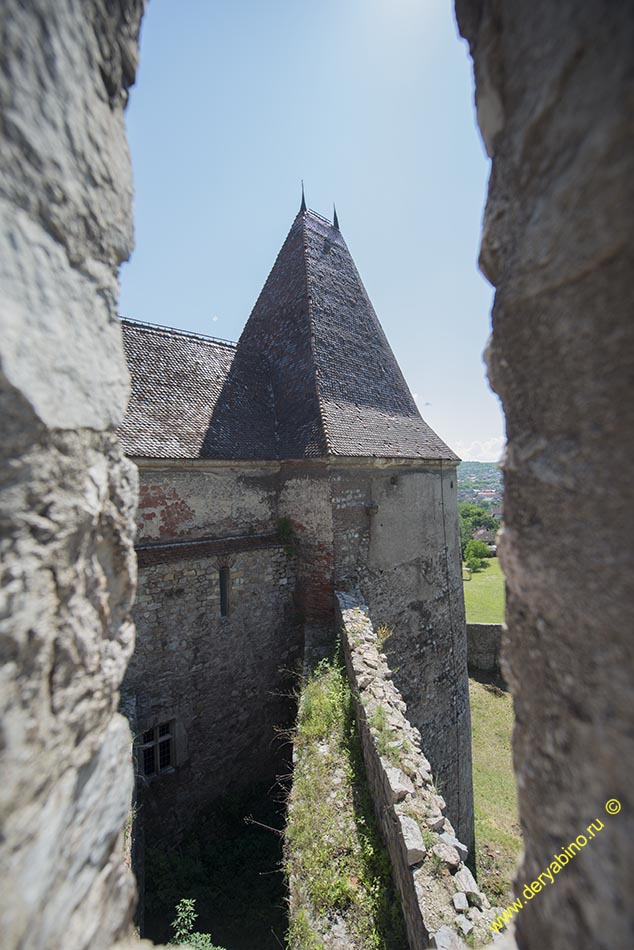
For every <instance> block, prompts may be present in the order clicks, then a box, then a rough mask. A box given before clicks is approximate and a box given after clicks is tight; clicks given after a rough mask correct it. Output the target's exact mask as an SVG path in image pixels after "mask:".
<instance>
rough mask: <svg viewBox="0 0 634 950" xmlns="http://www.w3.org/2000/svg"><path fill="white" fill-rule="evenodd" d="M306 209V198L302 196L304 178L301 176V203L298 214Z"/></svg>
mask: <svg viewBox="0 0 634 950" xmlns="http://www.w3.org/2000/svg"><path fill="white" fill-rule="evenodd" d="M305 210H306V198H305V197H304V179H303V178H302V203H301V205H300V206H299V211H300V214H301V212H302V211H305Z"/></svg>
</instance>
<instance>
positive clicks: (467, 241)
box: [120, 0, 504, 460]
mask: <svg viewBox="0 0 634 950" xmlns="http://www.w3.org/2000/svg"><path fill="white" fill-rule="evenodd" d="M127 126H128V134H129V140H130V148H131V152H132V163H133V169H134V179H135V229H136V248H135V251H134V254H133V256H132V259H131V261H130V262H129V263H127V264H125V265H124V266H123V268H122V272H121V299H120V311H121V313H122V314H124V315H125V316H129V317H134V318H136V319H139V320H146V321H148V322H150V323H159V324H164V325H167V326H175V327H180V328H183V329H189V330H195V331H197V332H200V333H208V334H211V335H213V336H218V337H222V338H225V339H230V340H237V339H238V336H239V335H240V331H241V329H242V327H243V325H244V323H245V322H246V320H247V317H248V315H249V313H250V311H251V308H252V306H253V304H254V302H255V300H256V297H257V295H258V293H259V291H260V289H261V287H262V285H263V283H264V281H265V279H266V276H267V274H268V272H269V270H270V268H271V266H272V264H273V261H274V259H275V256H276V254H277V252H278V250H279V248H280V247H281V245H282V242H283V240H284V238H285V236H286V233H287V231H288V229H289V227H290V225H291V222H292V220H293V218H294V216H295V214H296V212H297V210H298V208H299V202H300V195H301V193H300V179H302V178H303V179H304V182H305V187H306V199H307V203H308V206H309V207H311V208H313V209H314V210H315V211H318V212H319V213H320V214H324V215H326V216H327V217H332V203H333V200H334V201H336V204H337V212H338V215H339V222H340V225H341V230H342V232H343V235H344V237H345V239H346V242H347V244H348V246H349V248H350V251H351V253H352V256H353V258H354V260H355V263H356V265H357V268H358V269H359V272H360V274H361V277H362V279H363V281H364V283H365V286H366V288H367V290H368V293H369V295H370V298H371V300H372V302H373V304H374V307H375V309H376V312H377V314H378V316H379V319H380V320H381V323H382V324H383V327H384V329H385V332H386V334H387V336H388V339H389V340H390V343H391V345H392V348H393V349H394V352H395V354H396V357H397V359H398V361H399V363H400V365H401V368H402V369H403V372H404V374H405V377H406V379H407V381H408V383H409V385H410V388H411V390H412V392H413V393H414V395H415V398H416V400H417V403H418V406H419V408H420V410H421V413H422V415H423V417H424V418H425V419H426V420H427V421H428V422H429V424H430V425H431V426H432V427H433V428H434V429H435V430H436V431H437V432H438V434H439V435H440V436H441V437H442V438H443V439H445V441H446V442H448V443H449V445H451V446H452V448H454V449H455V450H456V451H457V452H458V453H459V454H460V455H462V457H463V458H481V459H485V460H497V458H499V455H500V452H501V446H502V442H503V439H502V436H503V431H504V430H503V419H502V415H501V412H500V409H499V405H498V400H497V398H496V397H495V396H494V395H493V394H492V393H491V391H490V390H489V387H488V384H487V382H486V375H485V369H484V365H483V362H482V351H483V349H484V346H485V344H486V340H487V336H488V333H489V320H490V318H489V312H490V307H491V297H492V290H491V287H490V286H489V285H488V283H487V282H486V281H485V280H484V278H483V277H482V276H481V275H480V274H479V272H478V270H477V264H476V261H477V255H478V247H479V234H480V223H481V217H482V209H483V204H484V199H485V194H486V183H487V178H488V174H489V161H488V159H487V157H486V155H485V152H484V149H483V146H482V143H481V140H480V137H479V134H478V132H477V129H476V125H475V116H474V107H473V79H472V75H471V65H470V60H469V57H468V54H467V48H466V45H465V44H464V42H463V41H462V40H461V39H460V38H459V37H458V34H457V30H456V25H455V20H454V15H453V10H452V4H451V3H450V2H449V0H446V2H445V0H178V3H174V2H169V0H151V2H150V4H149V6H148V10H147V13H146V17H145V20H144V25H143V30H142V35H141V58H140V66H139V72H138V77H137V84H136V86H135V87H134V89H133V90H132V95H131V99H130V105H129V107H128V112H127Z"/></svg>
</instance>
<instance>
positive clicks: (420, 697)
mask: <svg viewBox="0 0 634 950" xmlns="http://www.w3.org/2000/svg"><path fill="white" fill-rule="evenodd" d="M331 484H332V509H333V528H334V545H335V583H336V585H337V586H338V587H339V589H355V588H357V589H359V590H360V591H361V593H362V594H363V597H364V599H365V600H366V602H367V604H368V605H369V607H370V610H371V612H372V616H373V618H374V619H375V622H376V623H377V624H378V625H380V624H385V625H386V626H388V627H389V628H390V629H392V630H393V631H394V635H393V636H392V637H391V638H390V639H389V641H388V642H387V645H386V650H387V654H388V657H389V660H390V664H391V666H392V668H393V669H394V670H395V674H394V676H395V682H396V684H397V686H398V688H399V690H400V691H401V692H402V693H403V696H404V698H405V701H406V702H407V706H408V709H409V717H410V719H411V721H412V723H413V724H414V725H415V726H416V727H417V728H418V729H419V730H420V732H421V735H422V737H423V743H424V746H425V750H426V753H427V755H428V756H429V758H430V761H431V763H432V766H433V769H434V771H435V772H436V773H437V774H438V775H439V776H440V780H441V782H442V784H443V788H444V789H446V798H447V805H448V810H449V814H450V815H451V819H452V821H453V822H454V824H455V825H456V828H457V829H458V831H459V834H460V836H461V838H462V840H463V841H465V842H466V843H467V845H468V846H469V847H472V846H473V792H472V781H471V721H470V714H469V695H468V679H467V640H466V631H465V614H464V597H463V587H462V571H461V564H460V545H459V536H458V509H457V479H456V469H455V466H451V465H448V464H445V463H443V464H442V465H441V464H440V463H435V464H434V463H429V462H417V461H414V460H405V461H396V460H378V459H377V460H367V461H365V460H355V461H352V460H349V461H341V462H333V463H332V465H331Z"/></svg>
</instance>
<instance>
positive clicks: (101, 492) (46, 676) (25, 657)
mask: <svg viewBox="0 0 634 950" xmlns="http://www.w3.org/2000/svg"><path fill="white" fill-rule="evenodd" d="M142 10H143V2H142V0H119V2H117V3H107V2H105V0H87V2H81V3H80V2H79V0H64V2H61V3H52V2H47V0H34V2H32V3H28V4H24V3H21V2H18V0H7V2H5V3H3V4H2V11H1V13H0V108H1V111H2V139H3V142H2V150H1V157H0V219H1V221H2V225H1V227H0V283H1V285H2V298H1V306H2V334H1V337H0V367H1V368H0V400H1V404H2V405H1V418H2V439H1V440H0V454H1V456H2V458H1V466H2V473H3V479H2V484H1V489H0V536H1V538H2V541H1V545H2V550H1V563H2V605H1V607H0V616H1V617H2V621H1V623H2V647H1V661H2V673H1V686H0V708H1V719H2V724H3V725H2V741H1V742H0V772H1V774H2V790H1V792H0V820H1V822H2V861H1V862H0V865H1V868H2V870H1V871H0V921H1V926H2V944H3V947H5V948H7V950H13V948H17V947H19V948H20V950H50V948H52V947H64V950H80V948H88V947H90V948H91V950H100V948H105V947H108V946H110V944H111V943H112V941H113V939H114V938H116V937H117V936H119V935H122V934H123V933H124V931H125V930H126V929H127V926H128V922H129V920H130V917H131V913H132V905H133V901H134V883H133V879H132V876H131V875H130V873H129V871H128V869H127V868H126V867H125V865H124V862H123V860H122V853H123V849H122V834H121V831H122V828H123V824H124V820H125V817H126V814H127V812H128V809H129V802H130V793H131V788H132V768H131V760H130V735H129V731H128V728H127V724H126V722H125V720H124V719H123V718H122V717H121V716H119V715H118V714H117V713H116V708H117V702H118V688H119V683H120V681H121V678H122V676H123V673H124V670H125V665H126V662H127V659H128V657H129V655H130V653H131V651H132V647H133V642H134V631H133V627H132V624H131V621H130V616H129V609H130V602H131V598H132V596H133V591H134V583H135V562H134V555H133V548H132V534H133V515H134V505H135V498H136V475H135V472H134V469H133V466H131V465H130V464H129V463H128V462H126V461H125V460H124V459H123V457H122V454H121V452H120V449H119V446H118V443H117V442H116V440H115V439H114V438H113V436H112V435H111V431H112V427H113V426H114V425H116V424H117V423H118V422H119V421H120V420H121V418H122V415H123V412H124V409H125V403H126V398H127V393H128V376H127V371H126V366H125V360H124V356H123V349H122V346H121V334H120V328H119V321H118V319H117V312H116V301H117V290H118V288H117V268H118V266H119V264H120V263H121V262H122V261H123V260H125V259H126V258H127V257H128V255H129V253H130V249H131V247H132V215H131V206H132V200H131V199H132V183H131V173H130V162H129V156H128V150H127V144H126V138H125V130H124V118H123V109H124V107H125V103H126V100H127V90H128V88H129V86H130V84H131V83H132V81H133V79H134V72H135V67H136V57H137V41H138V31H139V23H140V18H141V14H142Z"/></svg>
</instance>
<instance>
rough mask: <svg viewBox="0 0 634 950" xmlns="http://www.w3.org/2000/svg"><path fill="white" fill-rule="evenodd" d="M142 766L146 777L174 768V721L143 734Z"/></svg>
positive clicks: (163, 723)
mask: <svg viewBox="0 0 634 950" xmlns="http://www.w3.org/2000/svg"><path fill="white" fill-rule="evenodd" d="M141 766H142V769H143V774H144V775H145V776H146V777H148V778H149V777H150V776H151V775H158V774H159V772H165V771H166V770H167V769H171V768H172V767H173V766H174V720H173V719H172V720H171V721H170V722H162V723H159V725H158V726H154V727H153V728H152V729H148V730H147V731H146V732H144V733H143V737H142V740H141Z"/></svg>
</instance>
